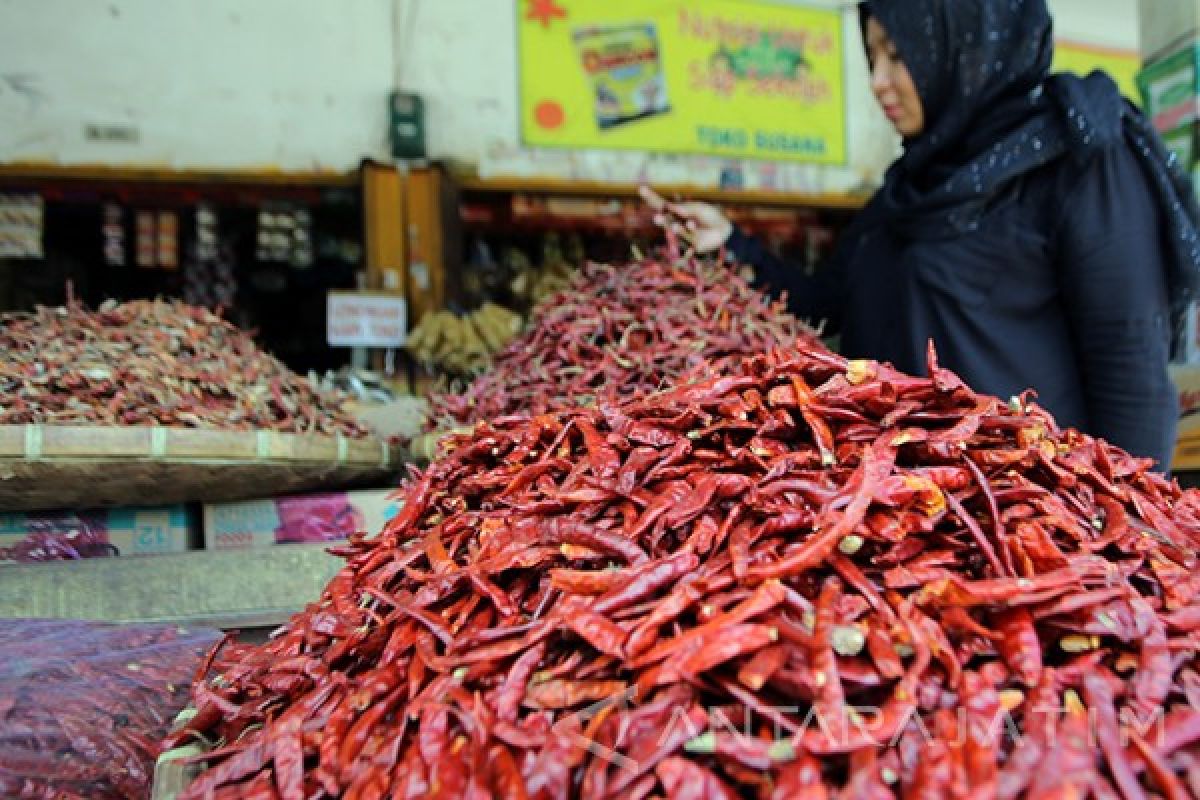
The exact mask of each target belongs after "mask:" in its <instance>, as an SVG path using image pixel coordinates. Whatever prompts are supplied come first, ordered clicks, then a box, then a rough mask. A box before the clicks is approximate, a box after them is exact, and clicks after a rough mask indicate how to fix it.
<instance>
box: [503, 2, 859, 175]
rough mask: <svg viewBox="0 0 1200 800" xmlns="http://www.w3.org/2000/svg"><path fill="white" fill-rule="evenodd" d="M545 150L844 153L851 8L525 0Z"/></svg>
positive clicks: (529, 140)
mask: <svg viewBox="0 0 1200 800" xmlns="http://www.w3.org/2000/svg"><path fill="white" fill-rule="evenodd" d="M516 7H517V14H518V15H519V17H518V22H517V30H518V36H517V38H518V51H519V52H518V59H519V64H520V92H521V98H520V105H521V138H522V141H523V143H525V144H527V145H531V146H538V147H570V148H592V149H636V150H648V151H659V152H676V153H701V154H705V155H716V156H728V157H730V158H738V159H741V158H753V159H766V160H789V161H808V162H815V163H820V164H842V163H845V161H846V141H845V140H846V113H845V98H844V82H843V45H842V13H841V12H840V11H836V10H832V11H831V10H825V9H815V8H806V7H803V6H795V5H780V4H776V3H770V2H751V1H749V0H519V2H518V3H517V4H516Z"/></svg>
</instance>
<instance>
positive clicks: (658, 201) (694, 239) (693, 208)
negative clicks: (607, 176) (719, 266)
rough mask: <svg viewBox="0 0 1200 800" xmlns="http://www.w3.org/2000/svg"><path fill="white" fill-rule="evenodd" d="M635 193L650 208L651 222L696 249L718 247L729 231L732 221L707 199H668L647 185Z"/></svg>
mask: <svg viewBox="0 0 1200 800" xmlns="http://www.w3.org/2000/svg"><path fill="white" fill-rule="evenodd" d="M638 193H639V194H640V195H641V196H642V199H643V200H644V201H646V205H648V206H650V208H651V210H653V211H654V224H656V225H658V226H660V227H662V228H664V229H666V230H668V231H671V232H672V233H674V234H676V235H677V236H679V237H680V238H681V239H685V240H687V241H688V242H690V243H691V245H692V247H693V249H695V251H696V252H697V253H712V252H714V251H716V250H718V249H720V248H721V246H722V245H724V244H725V242H726V241H728V239H729V236H730V235H731V234H732V233H733V223H732V222H730V221H729V218H728V217H726V216H725V214H724V212H722V211H721V209H720V208H718V207H717V206H714V205H711V204H709V203H672V202H669V201H668V200H667V199H666V198H665V197H663V196H662V195H660V194H659V193H658V192H656V191H654V190H653V189H651V188H650V187H649V186H642V187H641V188H640V189H639V190H638Z"/></svg>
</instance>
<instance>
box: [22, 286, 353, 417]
mask: <svg viewBox="0 0 1200 800" xmlns="http://www.w3.org/2000/svg"><path fill="white" fill-rule="evenodd" d="M0 352H3V353H4V354H5V358H4V360H3V362H2V363H0V425H27V424H41V425H101V426H127V425H157V426H168V427H182V428H206V429H221V430H231V431H248V430H272V431H279V432H285V433H319V434H327V435H333V434H340V435H342V436H348V437H356V438H357V437H365V436H367V435H368V431H367V430H366V428H364V427H363V426H362V425H361V424H360V423H359V422H358V421H357V420H356V419H355V418H354V417H353V416H351V415H350V414H349V413H347V412H345V411H344V410H343V409H342V399H341V398H340V397H337V396H335V395H333V394H329V393H322V392H320V391H319V390H317V389H315V388H314V386H313V384H312V383H311V382H310V381H308V380H307V379H305V378H303V377H301V376H299V375H296V374H295V373H293V372H292V371H291V370H289V369H288V368H287V367H286V366H284V365H283V363H282V362H280V361H279V360H277V359H276V358H274V357H273V356H270V355H268V354H266V353H264V352H262V351H261V350H259V349H258V347H257V346H255V344H254V341H253V340H252V339H251V337H250V336H249V334H247V333H245V332H243V331H241V330H239V329H238V328H236V327H234V326H233V325H231V324H229V323H228V322H225V321H224V320H222V319H221V318H220V317H218V316H216V315H215V314H213V313H211V312H209V311H207V310H205V309H201V308H195V307H192V306H187V305H184V304H183V303H180V302H177V301H166V300H154V301H143V300H139V301H133V302H129V303H121V304H117V303H114V302H108V303H105V304H104V305H102V306H101V307H100V308H98V309H96V310H95V311H88V310H86V309H84V308H82V307H81V306H79V305H77V304H74V303H71V304H69V305H68V306H67V307H65V308H47V307H40V308H38V309H37V310H36V311H34V312H32V313H8V314H4V315H0Z"/></svg>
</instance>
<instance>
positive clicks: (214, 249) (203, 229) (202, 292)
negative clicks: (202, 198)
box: [183, 206, 237, 311]
mask: <svg viewBox="0 0 1200 800" xmlns="http://www.w3.org/2000/svg"><path fill="white" fill-rule="evenodd" d="M194 229H195V237H194V239H193V241H192V243H191V247H190V249H189V255H188V258H187V259H186V260H185V261H184V265H183V280H184V283H183V299H184V302H186V303H187V304H188V305H193V306H200V307H203V308H207V309H210V310H212V311H217V310H219V309H230V308H233V306H234V300H235V299H236V297H237V279H236V278H235V276H234V261H233V256H232V253H231V252H230V247H229V245H228V244H227V243H225V242H223V241H222V240H221V232H220V220H219V218H218V216H217V212H216V211H215V210H213V209H212V208H209V207H208V206H200V207H198V208H197V209H196V213H195V218H194Z"/></svg>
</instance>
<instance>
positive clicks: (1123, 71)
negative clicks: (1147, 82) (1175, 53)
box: [1052, 39, 1142, 106]
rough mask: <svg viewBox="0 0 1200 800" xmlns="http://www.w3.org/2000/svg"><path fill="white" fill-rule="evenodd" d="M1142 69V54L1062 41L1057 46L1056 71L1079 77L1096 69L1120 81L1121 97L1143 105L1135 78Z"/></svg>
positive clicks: (1118, 83) (1055, 53) (1118, 84)
mask: <svg viewBox="0 0 1200 800" xmlns="http://www.w3.org/2000/svg"><path fill="white" fill-rule="evenodd" d="M1141 68H1142V62H1141V59H1140V58H1138V54H1137V53H1134V52H1132V51H1129V50H1113V49H1110V48H1107V47H1097V46H1095V45H1087V44H1079V43H1078V42H1069V41H1063V40H1061V39H1060V40H1058V41H1057V42H1055V43H1054V66H1053V67H1052V69H1053V70H1054V71H1055V72H1073V73H1075V74H1076V75H1087V74H1088V73H1090V72H1091V71H1092V70H1097V69H1102V70H1104V71H1105V72H1107V73H1108V74H1109V75H1111V76H1112V79H1113V80H1114V81H1116V83H1117V88H1118V89H1120V90H1121V94H1123V95H1125V97H1127V98H1129V99H1130V100H1132V101H1133V102H1134V103H1135V104H1136V105H1139V106H1140V105H1141V104H1142V103H1141V95H1140V94H1138V89H1137V84H1136V83H1134V77H1135V76H1136V75H1137V74H1138V70H1140V69H1141Z"/></svg>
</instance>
